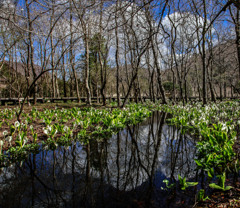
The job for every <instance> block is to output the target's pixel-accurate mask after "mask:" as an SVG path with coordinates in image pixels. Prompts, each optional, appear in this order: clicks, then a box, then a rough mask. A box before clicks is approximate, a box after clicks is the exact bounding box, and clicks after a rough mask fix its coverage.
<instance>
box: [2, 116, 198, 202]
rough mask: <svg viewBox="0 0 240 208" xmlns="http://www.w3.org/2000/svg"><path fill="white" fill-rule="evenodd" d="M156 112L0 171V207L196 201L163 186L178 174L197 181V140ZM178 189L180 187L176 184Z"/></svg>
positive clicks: (31, 156)
mask: <svg viewBox="0 0 240 208" xmlns="http://www.w3.org/2000/svg"><path fill="white" fill-rule="evenodd" d="M166 117H167V115H166V114H165V113H158V112H154V113H153V116H152V117H151V118H149V119H147V120H146V121H144V122H142V123H141V124H138V125H135V126H132V127H127V128H126V129H124V130H122V131H121V132H119V133H118V134H117V135H113V136H112V137H111V138H110V139H107V140H104V141H101V142H97V141H91V142H90V143H89V144H88V145H81V144H80V143H78V142H73V143H72V145H71V146H70V147H58V148H57V149H56V150H42V151H40V152H39V153H38V154H31V155H29V157H28V159H27V160H25V161H24V162H19V163H15V164H14V165H11V166H9V167H6V168H3V169H2V170H1V172H0V193H1V194H0V207H181V206H184V207H186V206H188V205H189V206H190V205H193V204H194V201H195V199H194V193H195V192H196V190H195V189H196V187H193V188H190V191H188V192H185V193H184V194H181V193H176V191H172V190H165V189H164V190H163V189H162V188H161V187H163V188H165V183H163V180H164V179H168V180H169V181H171V182H172V183H174V182H175V179H176V180H177V177H178V174H179V175H181V176H182V177H186V178H187V180H190V181H195V177H196V171H195V169H196V164H195V162H194V160H193V159H194V157H195V154H196V148H195V142H194V140H193V139H192V138H191V137H190V136H188V135H182V134H181V133H180V130H179V129H177V128H176V127H174V126H168V125H167V124H166ZM175 190H176V189H175ZM186 195H188V196H187V197H186Z"/></svg>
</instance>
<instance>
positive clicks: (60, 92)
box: [0, 0, 240, 106]
mask: <svg viewBox="0 0 240 208" xmlns="http://www.w3.org/2000/svg"><path fill="white" fill-rule="evenodd" d="M239 8H240V5H239V1H238V0H229V1H227V0H210V1H208V0H135V1H134V0H132V1H121V0H112V1H108V0H18V1H17V0H15V1H14V0H0V97H1V98H13V97H14V98H21V97H24V96H27V95H29V97H33V98H34V99H35V101H36V98H37V97H52V98H55V97H77V98H78V101H79V102H80V98H81V97H87V103H88V104H91V101H92V100H91V98H92V97H98V98H101V102H102V104H103V105H105V104H106V97H108V96H112V97H117V101H118V105H122V106H123V105H124V104H125V103H126V100H127V98H128V97H134V98H135V99H136V100H137V99H139V98H141V97H143V96H147V97H149V98H150V99H151V100H153V101H154V100H155V99H156V98H158V97H161V99H162V101H163V103H167V102H168V98H171V100H172V101H175V100H176V99H177V98H178V99H181V100H182V101H183V102H188V100H189V98H190V97H198V98H199V99H201V100H202V101H203V103H205V104H206V103H207V101H208V100H212V101H215V100H216V98H217V97H220V98H225V97H236V96H239V94H240V12H239ZM34 80H37V81H36V82H34ZM31 85H32V86H33V87H32V88H31ZM28 92H29V93H28ZM121 97H124V98H125V99H122V100H120V98H121Z"/></svg>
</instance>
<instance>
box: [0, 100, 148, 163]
mask: <svg viewBox="0 0 240 208" xmlns="http://www.w3.org/2000/svg"><path fill="white" fill-rule="evenodd" d="M18 110H19V109H17V108H5V109H2V110H1V111H0V118H1V123H0V127H1V135H0V136H1V140H0V161H1V163H2V164H1V166H4V165H7V164H6V163H7V162H8V161H9V159H10V160H11V161H12V160H14V159H17V158H22V157H24V156H26V155H27V153H28V152H33V151H37V150H38V149H39V147H40V145H43V147H44V148H51V149H54V148H56V147H57V146H58V145H69V144H70V143H71V142H72V140H73V139H77V140H79V141H80V142H82V143H88V142H89V140H91V139H102V138H108V137H109V136H111V135H112V134H113V133H116V132H118V131H119V130H121V129H123V128H124V127H125V126H126V125H134V124H136V123H138V122H140V121H142V120H143V119H144V118H146V117H149V116H150V115H151V110H150V109H149V108H148V107H146V106H144V105H141V104H130V105H128V106H127V107H126V108H124V109H118V108H105V109H97V108H92V107H85V108H79V107H73V108H58V107H55V108H52V109H51V108H50V109H49V108H43V109H36V108H32V109H31V110H28V111H25V112H23V114H22V118H21V122H19V121H17V120H16V112H18Z"/></svg>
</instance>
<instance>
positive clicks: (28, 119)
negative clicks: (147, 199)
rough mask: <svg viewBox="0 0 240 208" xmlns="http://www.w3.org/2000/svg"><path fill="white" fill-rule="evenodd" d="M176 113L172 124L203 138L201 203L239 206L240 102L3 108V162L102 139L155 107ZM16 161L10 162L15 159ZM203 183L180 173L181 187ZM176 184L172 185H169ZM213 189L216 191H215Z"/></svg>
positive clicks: (199, 163)
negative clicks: (42, 150) (40, 150)
mask: <svg viewBox="0 0 240 208" xmlns="http://www.w3.org/2000/svg"><path fill="white" fill-rule="evenodd" d="M156 110H158V111H163V112H167V113H169V114H170V115H171V117H170V118H169V119H168V124H169V125H175V126H178V127H179V128H180V129H181V131H182V133H183V134H185V133H186V132H187V133H188V134H191V135H192V136H193V137H195V138H196V139H197V149H198V154H197V157H196V158H193V159H195V162H196V165H197V168H198V170H199V172H200V173H201V174H202V177H205V178H206V179H205V181H206V184H205V185H204V186H203V187H201V189H200V190H199V192H198V194H197V195H196V204H195V205H196V207H197V206H198V207H239V206H240V184H239V182H238V181H239V180H238V177H239V169H240V167H239V140H240V120H239V117H240V104H239V102H238V101H226V102H220V103H210V104H209V105H206V106H204V107H203V106H202V104H201V103H196V104H187V105H185V106H183V105H181V104H178V105H161V104H157V103H150V102H149V103H145V104H130V105H128V106H127V107H126V108H124V109H118V108H115V107H114V108H104V109H101V108H92V107H79V106H75V107H73V108H67V106H65V107H54V108H44V107H43V108H31V109H27V110H26V111H24V112H23V114H22V119H21V122H18V121H17V120H16V111H18V109H17V108H4V109H1V110H0V118H1V119H0V121H1V122H0V128H1V129H0V132H1V134H0V161H1V164H0V165H1V166H5V165H9V164H8V163H9V161H14V160H16V159H19V158H20V159H21V158H24V157H26V155H27V154H28V153H29V152H34V151H38V150H39V147H40V146H42V148H51V149H55V148H56V147H57V146H58V145H69V144H70V143H71V142H72V140H73V138H74V139H77V140H78V141H80V142H81V143H83V144H86V143H88V142H89V141H90V140H91V139H96V140H101V139H102V138H107V137H110V136H111V135H112V134H114V133H116V132H118V131H120V130H121V129H123V128H124V127H125V126H126V125H134V124H136V123H138V122H141V121H142V120H143V119H145V118H146V117H149V116H150V115H151V112H152V111H156ZM9 159H10V160H9ZM197 185H198V186H199V184H198V183H197V182H194V181H193V182H189V181H186V179H185V178H184V176H180V175H179V187H180V189H181V190H182V191H186V189H188V187H190V186H197ZM170 187H173V186H172V185H171V184H168V183H167V184H166V188H170ZM208 190H212V192H211V193H210V194H208V193H209V191H208Z"/></svg>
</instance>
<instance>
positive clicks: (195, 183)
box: [187, 182, 198, 186]
mask: <svg viewBox="0 0 240 208" xmlns="http://www.w3.org/2000/svg"><path fill="white" fill-rule="evenodd" d="M196 185H198V182H187V186H196Z"/></svg>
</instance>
